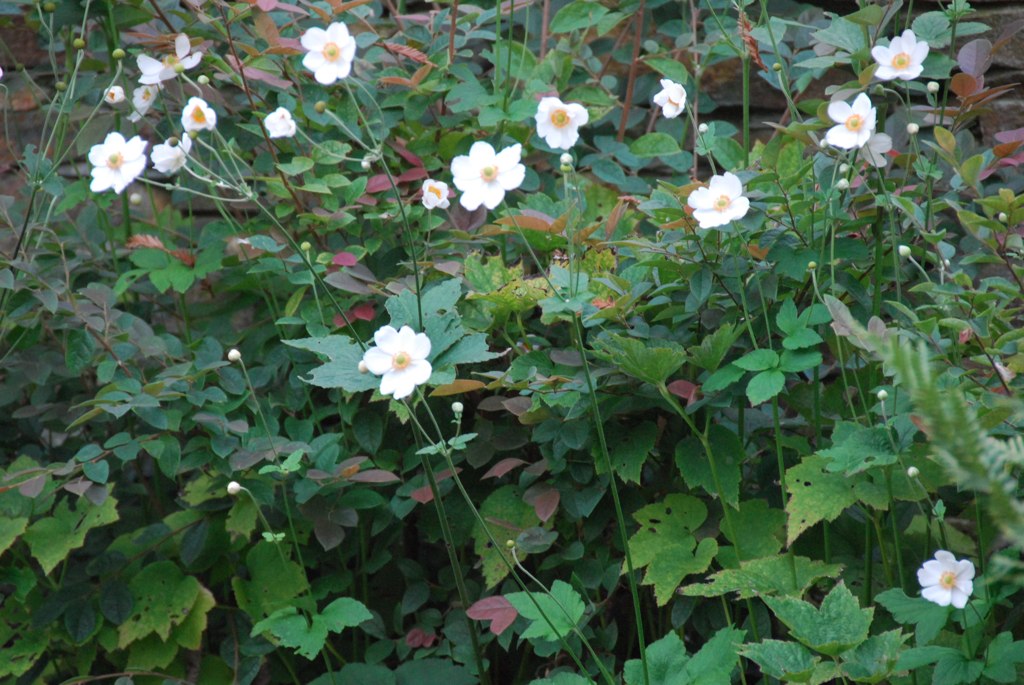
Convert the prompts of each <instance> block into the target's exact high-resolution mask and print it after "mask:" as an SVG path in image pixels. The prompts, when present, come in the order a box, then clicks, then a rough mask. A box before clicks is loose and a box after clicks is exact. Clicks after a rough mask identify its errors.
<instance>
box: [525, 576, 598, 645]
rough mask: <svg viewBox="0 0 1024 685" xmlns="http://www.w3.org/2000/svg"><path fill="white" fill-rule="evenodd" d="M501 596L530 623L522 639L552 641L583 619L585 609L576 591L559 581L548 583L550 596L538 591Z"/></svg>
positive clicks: (564, 634) (571, 629) (570, 630)
mask: <svg viewBox="0 0 1024 685" xmlns="http://www.w3.org/2000/svg"><path fill="white" fill-rule="evenodd" d="M531 597H532V598H533V599H532V600H531ZM505 599H507V600H508V601H509V602H510V603H511V604H512V606H514V607H515V609H516V611H518V612H519V615H520V616H522V617H523V618H526V619H528V620H529V621H530V622H531V623H530V625H529V627H528V628H527V629H526V630H525V631H524V632H523V635H522V636H523V638H524V639H530V638H538V639H540V640H549V641H555V640H558V639H559V638H560V637H566V636H567V635H569V634H570V633H571V632H572V631H573V628H575V627H576V624H577V623H579V620H580V619H581V618H583V612H584V611H585V610H586V605H585V604H584V603H583V598H582V597H580V595H579V593H578V592H576V590H574V589H573V587H572V586H571V585H569V584H568V583H566V582H564V581H561V580H556V581H555V582H554V583H552V585H551V594H550V595H549V594H546V593H542V592H530V593H526V592H513V593H511V594H508V595H505ZM534 600H535V601H534ZM538 606H539V607H540V608H539V609H538ZM542 611H543V614H542V613H541V612H542ZM545 617H546V619H545Z"/></svg>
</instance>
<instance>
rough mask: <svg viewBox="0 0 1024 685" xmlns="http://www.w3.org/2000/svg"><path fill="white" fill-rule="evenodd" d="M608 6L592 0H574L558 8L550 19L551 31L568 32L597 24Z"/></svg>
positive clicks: (606, 11) (606, 12)
mask: <svg viewBox="0 0 1024 685" xmlns="http://www.w3.org/2000/svg"><path fill="white" fill-rule="evenodd" d="M606 14H608V8H607V7H604V6H603V5H602V4H601V3H599V2H595V1H594V0H574V1H573V2H570V3H569V4H568V5H566V6H565V7H563V8H562V9H560V10H558V12H557V13H555V16H554V17H553V18H552V19H551V25H550V29H551V32H552V33H569V32H570V31H579V30H581V29H588V28H590V27H591V26H595V25H597V22H598V21H600V20H601V18H602V17H603V16H604V15H606Z"/></svg>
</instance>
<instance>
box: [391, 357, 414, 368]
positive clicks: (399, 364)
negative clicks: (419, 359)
mask: <svg viewBox="0 0 1024 685" xmlns="http://www.w3.org/2000/svg"><path fill="white" fill-rule="evenodd" d="M409 364H412V357H410V356H409V355H408V354H407V353H405V352H399V353H398V354H396V355H395V356H393V357H392V358H391V368H392V369H394V370H396V371H401V370H402V369H404V368H405V367H407V366H409Z"/></svg>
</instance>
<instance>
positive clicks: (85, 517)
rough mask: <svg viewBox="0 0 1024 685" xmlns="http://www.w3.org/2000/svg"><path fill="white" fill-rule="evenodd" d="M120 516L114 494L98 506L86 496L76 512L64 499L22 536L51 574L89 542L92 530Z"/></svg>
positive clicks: (79, 502) (45, 569) (77, 506)
mask: <svg viewBox="0 0 1024 685" xmlns="http://www.w3.org/2000/svg"><path fill="white" fill-rule="evenodd" d="M117 519H118V512H117V500H116V499H114V498H113V497H107V498H106V499H105V500H104V501H103V504H102V505H100V506H98V507H97V506H93V505H92V504H90V503H89V501H88V500H86V499H85V498H82V499H80V500H78V502H77V503H76V508H75V510H74V511H72V510H71V508H70V507H69V506H68V500H67V499H62V500H61V501H60V502H58V504H57V506H56V507H55V508H54V510H53V513H52V514H51V515H50V516H48V517H46V518H41V519H39V520H38V521H36V522H35V523H33V524H32V525H31V526H29V527H28V530H26V531H25V533H24V535H22V539H24V540H25V543H26V544H27V545H28V548H29V551H30V552H31V553H32V556H34V557H35V558H36V560H37V561H38V562H39V565H40V566H42V568H43V573H46V574H49V573H50V571H52V570H53V569H54V567H55V566H57V564H59V563H60V562H61V561H63V560H64V559H65V558H66V557H67V556H68V554H70V553H71V550H73V549H77V548H78V547H81V546H82V545H83V544H85V536H86V534H87V533H88V532H89V531H90V530H92V529H93V528H99V527H100V526H105V525H107V524H109V523H113V522H114V521H117Z"/></svg>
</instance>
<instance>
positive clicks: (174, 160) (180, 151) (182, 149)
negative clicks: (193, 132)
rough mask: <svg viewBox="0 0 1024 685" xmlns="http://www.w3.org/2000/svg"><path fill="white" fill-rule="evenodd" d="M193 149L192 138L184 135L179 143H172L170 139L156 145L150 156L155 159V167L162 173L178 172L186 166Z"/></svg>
mask: <svg viewBox="0 0 1024 685" xmlns="http://www.w3.org/2000/svg"><path fill="white" fill-rule="evenodd" d="M191 150H192V139H191V138H189V137H188V136H182V137H181V138H180V139H179V140H178V144H177V145H171V143H170V142H169V141H168V142H166V143H162V144H160V145H154V146H153V151H152V152H151V153H149V157H150V159H152V160H153V168H154V169H156V170H157V171H159V172H160V173H163V174H176V173H178V172H179V171H181V168H182V167H183V166H185V162H186V161H188V153H189V152H190V151H191Z"/></svg>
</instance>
